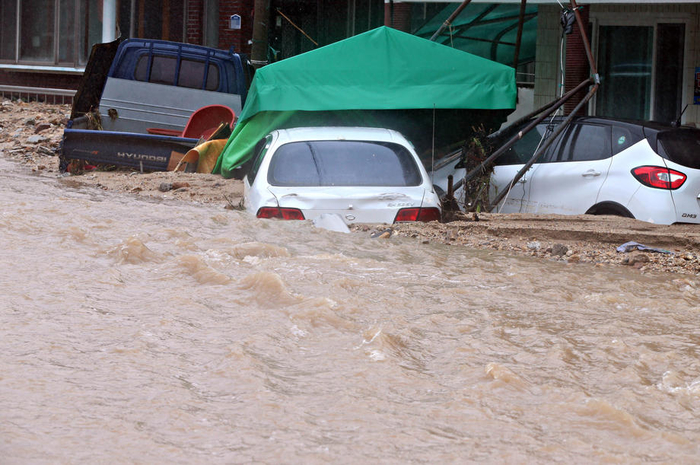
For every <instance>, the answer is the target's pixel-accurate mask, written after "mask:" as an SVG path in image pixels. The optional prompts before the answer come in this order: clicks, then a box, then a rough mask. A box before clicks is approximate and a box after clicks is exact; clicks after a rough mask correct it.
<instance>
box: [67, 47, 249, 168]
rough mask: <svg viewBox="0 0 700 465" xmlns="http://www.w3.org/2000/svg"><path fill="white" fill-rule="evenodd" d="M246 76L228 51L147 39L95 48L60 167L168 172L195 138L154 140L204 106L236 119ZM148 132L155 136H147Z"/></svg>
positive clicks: (75, 104)
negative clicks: (80, 164)
mask: <svg viewBox="0 0 700 465" xmlns="http://www.w3.org/2000/svg"><path fill="white" fill-rule="evenodd" d="M250 70H252V68H251V67H250V66H249V65H248V64H247V60H246V59H245V57H242V56H241V55H239V54H237V53H234V52H233V50H230V51H224V50H217V49H213V48H209V47H202V46H198V45H191V44H183V43H176V42H167V41H163V40H149V39H128V40H125V41H120V40H116V41H114V42H110V43H106V44H97V45H95V46H94V47H93V49H92V52H91V55H90V60H89V62H88V65H87V66H86V68H85V73H84V75H83V80H82V82H81V85H80V87H79V89H78V92H77V93H76V96H75V98H74V102H73V109H72V111H71V118H70V121H69V123H68V126H67V129H66V130H65V131H64V135H63V144H62V149H61V168H62V169H64V170H65V169H66V168H67V167H68V164H69V163H70V161H71V160H84V161H86V162H88V163H91V164H99V163H104V164H111V165H118V166H126V167H133V168H140V169H142V170H149V171H163V170H167V169H172V167H173V164H174V163H177V160H179V158H181V157H182V155H183V154H184V153H186V152H187V151H188V150H189V149H191V148H192V147H194V145H195V144H196V143H197V139H190V138H185V137H180V136H177V135H159V134H163V133H166V134H167V133H170V134H177V133H179V132H181V131H182V130H183V129H184V128H185V126H186V124H187V121H188V119H189V117H190V115H191V114H192V113H193V112H194V111H195V110H197V109H199V108H202V107H205V106H208V105H213V104H216V105H224V106H227V107H229V108H230V109H231V110H232V111H233V112H234V113H235V114H236V115H237V114H239V113H240V111H241V108H242V107H243V104H244V102H245V97H246V92H247V88H248V85H249V83H250V80H251V77H252V76H251V74H252V72H251V71H250ZM152 128H158V129H159V130H160V132H159V133H157V134H153V133H149V132H152V131H150V130H151V129H152ZM95 129H100V130H95ZM178 157H179V158H178Z"/></svg>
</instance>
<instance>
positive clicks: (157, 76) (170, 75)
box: [148, 56, 177, 86]
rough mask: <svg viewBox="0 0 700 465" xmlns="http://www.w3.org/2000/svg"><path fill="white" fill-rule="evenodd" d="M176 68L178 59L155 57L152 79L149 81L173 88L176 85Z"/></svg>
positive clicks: (152, 66)
mask: <svg viewBox="0 0 700 465" xmlns="http://www.w3.org/2000/svg"><path fill="white" fill-rule="evenodd" d="M176 67H177V58H174V57H163V56H154V57H153V64H152V65H151V77H150V79H148V81H149V82H153V83H156V84H167V85H170V86H172V85H173V83H175V68H176Z"/></svg>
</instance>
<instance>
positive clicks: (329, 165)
mask: <svg viewBox="0 0 700 465" xmlns="http://www.w3.org/2000/svg"><path fill="white" fill-rule="evenodd" d="M267 180H268V182H269V183H270V184H271V185H273V186H299V187H306V186H358V187H359V186H387V187H398V186H418V185H420V184H421V182H422V178H421V174H420V169H419V168H418V165H417V163H416V161H415V159H414V157H413V155H412V154H411V153H410V152H409V151H408V150H407V149H406V148H405V147H403V146H401V145H398V144H392V143H383V142H364V141H338V140H333V141H305V142H291V143H288V144H285V145H283V146H281V147H280V148H279V149H277V151H276V152H275V153H274V155H273V158H272V160H271V162H270V169H269V171H268V179H267Z"/></svg>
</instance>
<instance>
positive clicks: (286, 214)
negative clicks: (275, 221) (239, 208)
mask: <svg viewBox="0 0 700 465" xmlns="http://www.w3.org/2000/svg"><path fill="white" fill-rule="evenodd" d="M255 216H257V217H258V218H279V219H282V220H303V219H305V218H304V214H303V213H302V212H301V210H299V209H298V208H279V207H262V208H261V209H260V210H258V214H257V215H255Z"/></svg>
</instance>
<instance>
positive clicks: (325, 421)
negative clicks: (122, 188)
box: [0, 158, 700, 464]
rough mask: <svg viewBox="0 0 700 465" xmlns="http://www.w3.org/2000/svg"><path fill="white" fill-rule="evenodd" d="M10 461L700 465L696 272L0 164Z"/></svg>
mask: <svg viewBox="0 0 700 465" xmlns="http://www.w3.org/2000/svg"><path fill="white" fill-rule="evenodd" d="M0 198H1V199H2V208H1V209H0V250H1V251H2V253H0V295H2V299H1V300H0V453H1V454H2V460H1V461H2V462H3V463H9V464H24V463H250V462H257V463H329V462H330V463H368V462H371V463H410V462H418V463H420V462H429V463H445V462H447V463H456V462H465V461H488V462H497V463H503V462H506V463H537V462H553V461H558V462H562V463H589V462H616V463H617V462H624V463H627V462H642V461H658V462H678V463H694V462H696V461H697V457H698V454H699V453H700V450H699V449H700V446H699V444H700V354H699V350H700V349H699V348H700V345H699V343H700V329H699V325H698V320H699V314H700V288H699V287H698V280H697V277H695V276H693V275H674V274H670V273H653V272H649V273H642V272H640V271H639V270H637V269H634V268H632V267H623V266H615V267H600V266H595V265H593V264H588V263H583V262H580V263H576V264H575V265H572V264H571V263H565V262H559V261H552V260H543V259H541V258H537V257H528V256H518V255H512V254H508V253H506V252H501V251H495V250H480V249H474V248H470V247H454V246H447V245H444V244H442V243H437V242H429V241H428V243H425V244H424V243H423V241H418V240H416V239H415V238H411V237H401V236H395V237H392V238H391V240H378V239H371V238H370V236H369V234H347V235H343V234H336V233H331V232H328V231H323V230H318V229H314V228H313V226H312V225H310V224H308V223H307V222H278V221H263V220H256V219H254V218H252V217H250V216H249V215H247V214H246V213H245V212H241V211H237V210H226V209H224V208H222V206H221V205H213V204H212V205H206V204H205V205H201V204H195V203H192V202H183V201H181V200H177V199H164V200H163V199H161V200H157V199H151V198H142V197H138V196H135V195H133V194H131V193H120V192H117V191H111V190H109V191H105V190H103V189H100V188H96V187H89V186H83V185H80V184H75V183H69V182H65V180H64V179H62V178H57V177H56V176H55V174H54V175H37V174H29V172H28V170H26V168H25V167H23V166H22V165H19V164H17V163H14V162H11V161H8V160H6V159H3V158H0Z"/></svg>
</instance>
